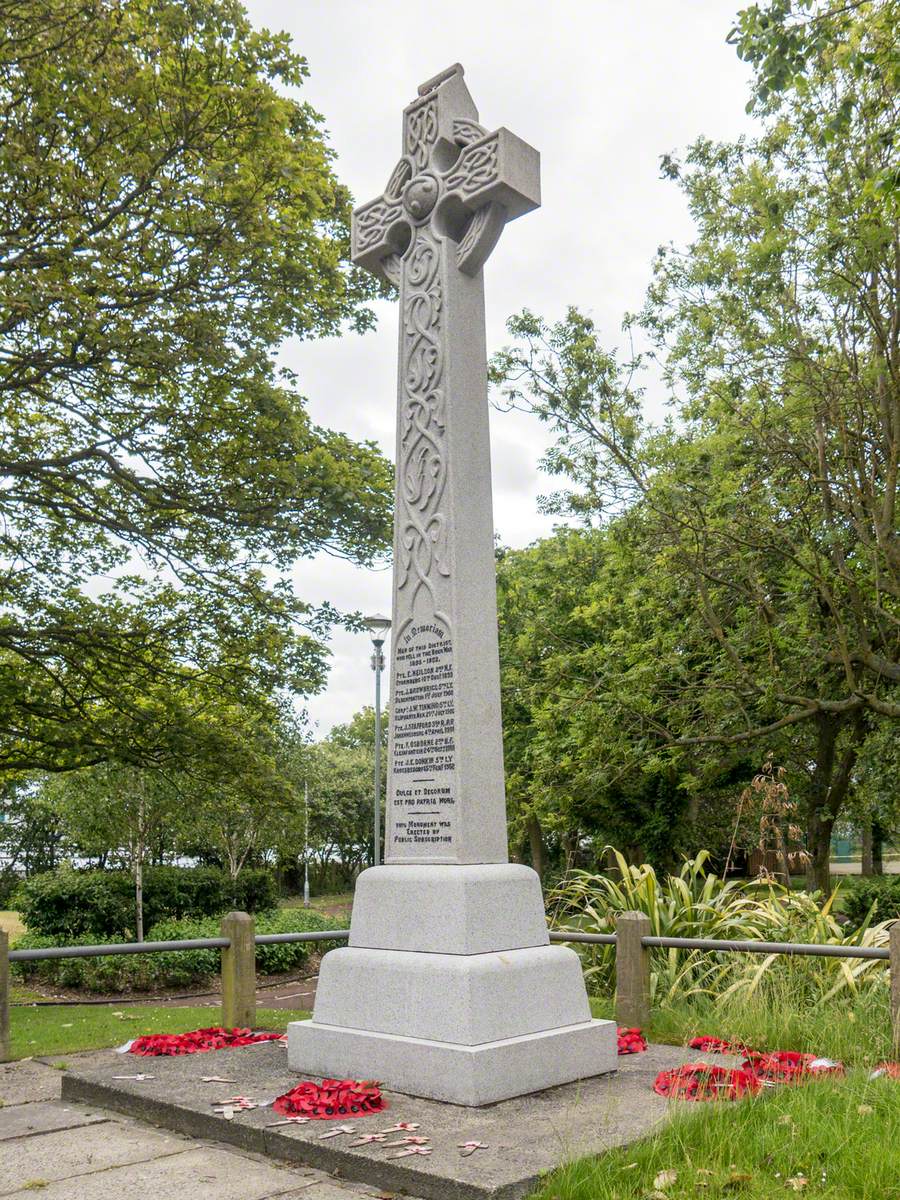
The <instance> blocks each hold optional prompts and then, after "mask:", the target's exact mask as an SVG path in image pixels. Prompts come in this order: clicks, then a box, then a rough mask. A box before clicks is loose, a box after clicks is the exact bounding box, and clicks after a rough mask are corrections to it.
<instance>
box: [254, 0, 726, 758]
mask: <svg viewBox="0 0 900 1200" xmlns="http://www.w3.org/2000/svg"><path fill="white" fill-rule="evenodd" d="M244 3H245V4H246V6H247V8H248V10H249V12H250V16H251V19H252V20H253V22H254V24H255V25H256V26H257V27H263V26H265V27H268V28H270V29H285V30H287V31H288V32H289V33H290V34H291V35H292V38H293V41H294V46H295V48H296V50H297V51H298V52H299V53H301V54H303V55H305V56H306V58H307V59H308V61H309V67H310V78H309V81H308V84H307V86H306V88H305V89H304V90H303V94H304V96H305V98H306V99H307V100H309V101H310V103H312V104H313V105H314V106H315V107H316V108H317V109H318V110H319V111H320V112H321V113H322V114H323V115H324V117H325V123H326V126H327V128H328V130H329V134H330V139H331V144H332V146H333V147H334V149H335V150H336V151H337V154H338V160H337V171H338V174H339V176H340V177H341V179H342V180H343V181H344V182H345V183H346V184H347V185H348V186H349V187H350V188H351V190H352V192H353V195H354V197H355V200H356V202H357V203H360V202H362V201H365V200H369V199H372V198H373V197H374V196H376V195H377V194H379V193H380V192H381V190H382V189H383V187H384V185H385V183H386V182H387V178H388V175H389V173H390V171H391V169H392V167H393V166H394V163H395V162H396V160H397V158H398V157H399V154H400V126H401V113H402V110H403V108H404V106H405V105H406V104H408V103H409V102H410V101H411V100H412V99H413V98H414V97H415V95H416V88H417V87H418V85H419V84H420V83H421V82H422V81H423V80H425V79H428V78H430V77H431V76H432V75H435V74H437V72H438V71H440V70H442V69H443V68H444V67H447V66H449V65H450V64H451V63H454V62H461V63H462V64H463V66H464V67H465V70H466V82H467V84H468V86H469V90H470V91H471V93H472V96H473V98H474V100H475V103H476V105H477V106H478V109H479V112H480V119H481V123H482V124H483V125H485V126H487V127H488V128H490V129H494V128H496V127H497V126H498V125H505V126H506V127H507V128H509V129H511V130H512V131H513V133H516V134H518V135H519V136H520V137H522V138H524V139H525V141H527V142H530V143H531V144H532V145H533V146H535V147H536V148H537V149H538V150H539V151H540V153H541V168H542V191H543V206H542V208H540V209H539V210H538V211H537V212H534V213H530V214H528V215H527V216H525V217H523V218H521V219H520V220H518V221H516V222H514V223H513V224H511V225H509V226H508V227H507V228H506V230H505V232H504V234H503V237H502V238H501V240H500V244H499V245H498V247H497V249H496V250H495V251H494V253H493V255H492V256H491V258H490V260H489V261H488V264H487V267H486V269H485V291H486V298H487V342H488V348H489V351H490V350H491V349H496V348H497V347H499V346H500V345H502V344H503V343H504V341H505V329H504V324H505V321H506V319H507V317H508V316H510V314H512V313H514V312H517V311H518V310H520V309H521V308H523V307H528V308H530V309H532V310H533V311H535V312H538V313H540V314H542V315H544V316H546V317H548V318H551V319H555V318H558V317H559V316H561V315H562V314H563V313H564V311H565V308H566V307H567V306H568V305H569V304H575V305H577V306H579V307H580V308H583V309H585V310H587V311H589V312H591V314H592V315H593V317H594V319H595V320H596V322H597V324H598V326H599V328H600V330H601V333H602V335H603V336H604V338H605V340H606V341H607V342H608V343H610V344H615V343H616V342H617V340H618V338H619V325H620V322H621V317H622V314H623V312H625V311H627V310H634V309H636V308H637V307H639V305H640V303H641V299H642V296H643V293H644V289H645V288H646V285H647V283H648V282H649V278H650V264H651V260H652V258H653V254H654V252H655V250H656V247H657V246H658V245H660V244H661V243H663V242H667V241H684V240H686V239H687V238H688V237H689V236H690V222H689V219H688V216H687V213H686V210H685V206H684V204H683V202H682V199H681V196H680V193H679V192H678V190H677V188H676V187H675V186H674V185H673V184H672V183H668V182H666V181H663V180H661V179H660V178H659V168H658V164H659V156H660V155H661V154H664V153H667V152H670V151H673V150H676V151H677V150H682V149H683V148H684V147H685V146H687V144H688V143H689V142H691V141H692V140H693V139H694V138H696V137H697V136H699V135H700V134H705V135H707V136H708V137H711V138H713V139H732V138H735V137H737V136H738V135H739V134H741V133H743V132H747V131H748V130H749V129H750V120H749V118H748V117H747V116H746V115H745V112H744V105H745V103H746V101H747V96H748V79H749V73H748V71H747V69H746V67H745V66H744V64H743V63H741V62H740V61H739V60H738V58H737V56H736V55H735V52H734V50H733V48H732V47H730V46H727V45H726V44H725V37H726V35H727V33H728V31H729V29H730V28H731V26H732V24H733V19H734V15H735V12H736V11H737V8H738V7H739V3H738V0H562V2H560V0H556V2H554V3H547V2H546V0H542V2H537V0H481V2H480V3H476V2H474V0H456V3H451V4H434V3H431V4H429V3H422V2H421V0H420V2H419V3H413V2H412V0H378V2H372V0H244ZM378 317H379V324H378V328H377V330H376V331H375V332H372V333H369V334H368V335H366V336H365V337H356V336H352V335H348V336H346V337H344V338H342V339H340V340H330V341H323V342H318V343H310V344H305V345H304V344H296V345H295V344H288V345H286V346H285V347H284V353H283V358H284V361H285V362H286V363H287V364H288V365H290V366H291V367H292V368H293V369H294V370H296V371H297V372H298V373H299V376H300V381H301V388H302V390H303V392H304V393H305V394H306V395H307V396H308V397H309V402H310V410H311V413H312V416H313V419H314V420H316V421H317V422H319V423H321V424H324V425H329V426H331V427H333V428H337V429H341V430H344V431H346V432H347V433H348V434H350V435H351V436H353V437H355V438H359V439H362V438H371V439H373V440H374V441H376V442H377V443H378V444H379V445H380V446H381V448H382V449H383V451H384V452H385V453H386V454H388V455H390V457H391V458H393V456H394V410H395V401H396V380H395V372H396V352H397V326H396V312H395V308H394V306H393V305H392V304H387V303H385V304H382V305H380V306H379V313H378ZM651 402H652V401H651ZM491 439H492V460H493V478H494V522H495V525H496V528H497V531H498V533H499V535H500V538H501V540H502V541H503V542H504V544H506V545H510V546H525V545H527V544H528V543H529V542H532V541H534V540H535V539H536V538H538V537H541V536H543V535H544V534H546V533H549V531H550V529H551V525H552V522H551V520H550V519H549V518H547V517H544V516H541V515H540V514H539V513H538V511H537V497H538V495H540V494H541V493H542V492H546V491H550V490H552V489H553V485H552V483H551V482H550V481H549V480H548V479H547V478H546V477H542V476H541V475H540V474H539V472H538V469H537V462H538V459H539V458H540V456H541V453H542V451H543V449H544V448H545V445H546V432H545V430H544V429H543V428H542V427H541V426H540V425H539V423H538V422H537V421H535V420H533V419H531V418H528V417H525V416H523V415H520V414H508V413H501V412H496V411H492V413H491ZM296 582H297V590H298V593H299V595H301V596H302V597H303V598H304V599H308V600H311V601H319V600H325V599H327V600H330V601H332V602H333V603H334V604H336V605H337V606H338V607H340V608H343V609H347V610H362V611H363V612H366V613H369V612H374V611H376V610H377V611H380V612H385V613H390V597H391V581H390V572H389V571H381V572H376V571H365V570H361V569H357V568H354V567H351V566H349V565H348V564H344V563H340V562H335V561H334V560H333V559H330V558H327V557H325V556H322V557H321V558H318V559H316V560H314V561H312V562H304V563H301V564H299V565H298V567H297V570H296ZM370 650H371V647H370V645H369V641H368V638H367V637H366V636H365V635H350V634H346V633H338V634H336V635H335V637H334V639H333V642H332V653H333V657H332V669H331V676H330V682H329V685H328V688H327V690H326V691H325V692H323V693H322V694H321V695H319V696H315V697H312V698H311V699H310V701H309V705H308V708H309V712H310V716H311V717H312V719H313V721H314V723H315V726H316V735H317V736H323V735H324V734H325V733H327V732H328V730H329V729H330V727H331V726H332V725H333V724H335V723H337V722H340V721H346V720H348V719H349V718H350V716H351V715H352V714H353V713H354V712H355V711H356V710H358V709H359V708H361V707H362V706H363V705H364V704H370V703H372V693H373V679H372V672H371V670H370V669H369V654H370Z"/></svg>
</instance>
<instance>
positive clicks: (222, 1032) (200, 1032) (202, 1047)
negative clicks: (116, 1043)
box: [128, 1025, 283, 1057]
mask: <svg viewBox="0 0 900 1200" xmlns="http://www.w3.org/2000/svg"><path fill="white" fill-rule="evenodd" d="M282 1036H283V1034H280V1033H253V1031H252V1030H250V1029H223V1028H222V1026H221V1025H216V1026H213V1027H212V1028H210V1029H192V1030H191V1032H190V1033H151V1034H148V1036H147V1037H139V1038H135V1040H134V1041H133V1042H132V1043H131V1045H130V1046H129V1047H128V1053H129V1054H140V1055H142V1056H144V1057H152V1056H156V1055H176V1054H202V1053H204V1052H205V1051H207V1050H231V1049H233V1048H234V1047H235V1046H252V1045H255V1043H257V1042H273V1041H277V1040H278V1039H279V1038H281V1037H282Z"/></svg>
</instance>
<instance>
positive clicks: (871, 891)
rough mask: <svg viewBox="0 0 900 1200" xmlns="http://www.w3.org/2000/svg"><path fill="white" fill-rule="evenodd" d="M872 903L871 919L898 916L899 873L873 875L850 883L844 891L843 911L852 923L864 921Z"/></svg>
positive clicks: (899, 906) (899, 914)
mask: <svg viewBox="0 0 900 1200" xmlns="http://www.w3.org/2000/svg"><path fill="white" fill-rule="evenodd" d="M873 905H874V906H875V911H874V913H873V914H872V916H873V920H876V921H891V920H896V919H897V918H900V875H873V876H871V877H866V878H864V879H862V878H860V879H854V880H853V881H852V883H850V885H849V887H848V888H847V890H846V891H845V892H844V913H845V914H846V916H847V917H849V918H850V920H851V921H852V922H853V924H854V925H862V924H863V923H864V922H865V920H866V917H867V916H868V915H869V911H870V909H871V908H872V906H873Z"/></svg>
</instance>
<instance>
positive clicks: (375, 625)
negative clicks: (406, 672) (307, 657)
mask: <svg viewBox="0 0 900 1200" xmlns="http://www.w3.org/2000/svg"><path fill="white" fill-rule="evenodd" d="M366 625H367V627H368V629H369V633H370V634H371V635H372V645H373V646H374V647H375V653H374V654H373V655H372V670H373V671H374V672H375V814H374V821H373V827H374V838H373V841H372V865H373V866H374V867H377V866H378V861H379V859H380V858H381V672H382V671H383V670H384V655H383V654H382V648H383V646H384V639H385V638H386V637H387V631H388V630H389V629H390V627H391V621H390V617H384V616H382V615H381V613H375V614H374V615H373V616H371V617H366Z"/></svg>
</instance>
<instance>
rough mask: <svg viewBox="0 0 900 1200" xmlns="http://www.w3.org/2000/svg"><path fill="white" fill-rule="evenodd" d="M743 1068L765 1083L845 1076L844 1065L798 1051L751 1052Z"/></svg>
mask: <svg viewBox="0 0 900 1200" xmlns="http://www.w3.org/2000/svg"><path fill="white" fill-rule="evenodd" d="M742 1065H743V1068H744V1070H745V1071H751V1072H752V1073H753V1074H754V1075H755V1076H756V1077H757V1079H760V1080H762V1081H763V1082H764V1083H796V1082H797V1081H798V1080H800V1079H805V1078H807V1077H808V1076H810V1075H843V1073H844V1065H843V1063H839V1062H835V1061H834V1060H833V1059H830V1058H817V1057H816V1055H815V1054H800V1053H799V1052H798V1051H797V1050H774V1051H772V1053H770V1054H764V1053H760V1052H759V1051H757V1050H751V1051H750V1052H749V1053H748V1055H747V1057H746V1058H745V1059H744V1062H743V1064H742Z"/></svg>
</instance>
